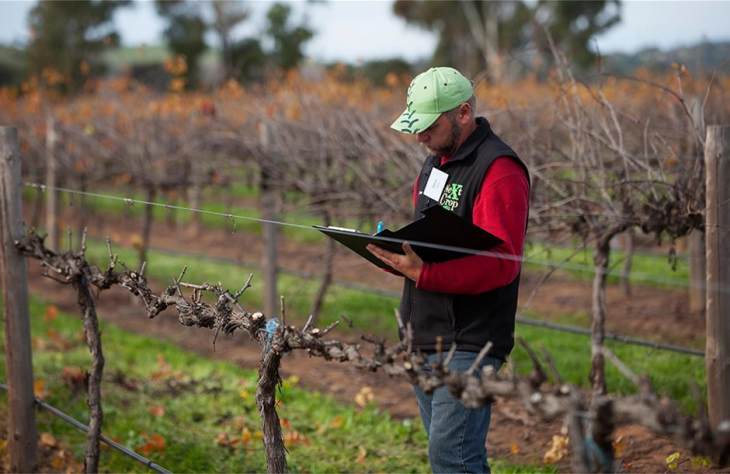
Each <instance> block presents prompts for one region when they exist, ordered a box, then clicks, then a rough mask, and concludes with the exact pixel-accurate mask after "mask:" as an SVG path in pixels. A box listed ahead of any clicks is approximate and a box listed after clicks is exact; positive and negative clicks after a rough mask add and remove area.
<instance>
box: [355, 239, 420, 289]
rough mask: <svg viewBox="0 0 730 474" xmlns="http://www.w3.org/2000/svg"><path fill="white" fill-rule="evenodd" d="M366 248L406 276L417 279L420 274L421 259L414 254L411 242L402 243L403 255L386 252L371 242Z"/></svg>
mask: <svg viewBox="0 0 730 474" xmlns="http://www.w3.org/2000/svg"><path fill="white" fill-rule="evenodd" d="M367 249H368V251H369V252H370V253H371V254H373V255H375V256H376V257H378V258H379V259H380V260H382V261H383V262H384V263H385V264H386V265H388V266H389V267H391V268H392V269H393V270H398V271H399V272H401V273H402V274H403V275H404V276H405V277H406V278H410V279H411V280H413V281H418V277H419V276H420V275H421V268H423V260H421V257H419V256H418V255H416V252H414V251H413V249H412V248H411V244H409V243H408V242H404V243H403V251H404V252H405V253H406V254H405V255H401V254H398V253H393V252H388V251H387V250H384V249H382V248H380V247H378V246H377V245H373V244H368V246H367Z"/></svg>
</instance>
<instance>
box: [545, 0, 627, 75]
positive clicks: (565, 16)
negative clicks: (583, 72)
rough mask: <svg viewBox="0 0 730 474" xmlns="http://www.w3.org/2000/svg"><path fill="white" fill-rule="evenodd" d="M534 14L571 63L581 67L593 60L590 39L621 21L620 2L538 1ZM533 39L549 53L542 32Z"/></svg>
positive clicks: (609, 0)
mask: <svg viewBox="0 0 730 474" xmlns="http://www.w3.org/2000/svg"><path fill="white" fill-rule="evenodd" d="M535 17H536V18H537V19H538V20H540V19H541V18H545V24H546V26H547V27H548V29H549V31H550V35H551V36H552V39H553V41H554V42H555V44H556V45H557V46H558V47H559V48H560V49H561V50H562V51H564V52H565V54H566V55H567V56H568V57H569V58H570V59H571V62H573V63H574V64H576V65H578V66H580V67H584V68H585V67H587V66H589V65H590V64H592V63H593V61H594V60H595V59H596V52H595V51H592V50H591V48H590V41H591V39H593V38H595V37H596V36H598V35H600V34H601V33H603V32H605V31H607V30H609V29H610V28H611V27H613V26H614V25H616V24H617V23H618V22H620V21H621V2H620V0H596V1H590V2H550V1H547V0H540V1H539V2H538V3H537V6H536V7H535ZM535 38H536V42H537V43H538V46H539V47H540V49H541V50H542V51H544V52H545V55H546V56H551V54H550V46H549V44H548V42H547V40H546V39H545V35H544V34H541V32H537V34H536V35H535Z"/></svg>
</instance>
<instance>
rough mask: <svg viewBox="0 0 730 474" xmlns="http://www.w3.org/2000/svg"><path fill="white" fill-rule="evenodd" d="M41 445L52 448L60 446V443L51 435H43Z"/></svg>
mask: <svg viewBox="0 0 730 474" xmlns="http://www.w3.org/2000/svg"><path fill="white" fill-rule="evenodd" d="M40 443H41V446H44V447H47V448H52V447H54V446H56V445H57V444H58V441H56V438H54V437H53V435H52V434H51V433H41V439H40Z"/></svg>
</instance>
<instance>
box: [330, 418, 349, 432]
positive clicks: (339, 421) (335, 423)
mask: <svg viewBox="0 0 730 474" xmlns="http://www.w3.org/2000/svg"><path fill="white" fill-rule="evenodd" d="M344 424H345V420H344V419H343V418H342V417H341V416H339V415H337V416H336V417H334V418H332V421H330V428H334V429H336V430H338V429H340V428H342V425H344Z"/></svg>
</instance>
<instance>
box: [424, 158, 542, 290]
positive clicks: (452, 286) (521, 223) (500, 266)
mask: <svg viewBox="0 0 730 474" xmlns="http://www.w3.org/2000/svg"><path fill="white" fill-rule="evenodd" d="M447 160H448V157H442V158H441V164H444V163H445V162H446V161H447ZM529 192H530V186H529V182H528V179H527V176H525V171H524V169H523V168H522V167H521V166H520V165H519V164H517V163H516V162H515V161H514V160H512V159H511V158H509V157H505V156H503V157H499V158H497V159H496V160H495V161H494V163H492V165H491V166H490V167H489V170H488V171H487V173H486V175H485V176H484V181H482V187H481V190H480V191H479V194H478V195H477V198H476V200H475V202H474V208H473V209H472V222H473V223H474V224H475V225H477V226H479V227H481V228H482V229H484V230H486V231H487V232H489V233H491V234H494V235H495V236H497V237H499V238H500V239H501V240H502V244H500V245H498V246H497V247H495V248H494V249H492V252H495V253H501V254H505V255H507V256H511V257H512V258H499V257H495V256H486V255H469V256H466V257H461V258H456V259H453V260H448V261H445V262H441V263H426V262H424V264H423V268H422V269H421V274H420V276H419V277H418V281H417V282H416V287H417V288H420V289H422V290H426V291H434V292H440V293H452V294H477V293H484V292H487V291H490V290H493V289H495V288H499V287H501V286H505V285H507V284H509V283H511V282H512V281H513V280H514V279H515V278H516V277H517V275H518V274H519V272H520V268H521V264H520V261H519V260H517V259H515V258H514V257H521V256H522V248H523V244H524V240H525V224H526V221H527V212H528V207H529ZM417 193H418V179H416V182H415V183H414V186H413V202H414V205H415V202H416V198H417V197H418V194H417Z"/></svg>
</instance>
